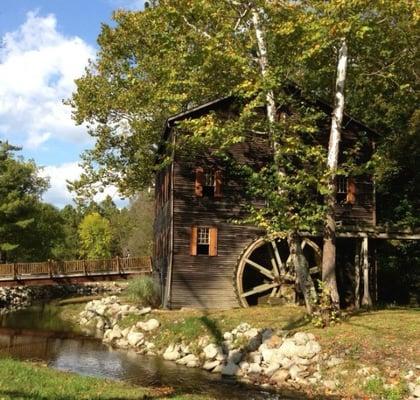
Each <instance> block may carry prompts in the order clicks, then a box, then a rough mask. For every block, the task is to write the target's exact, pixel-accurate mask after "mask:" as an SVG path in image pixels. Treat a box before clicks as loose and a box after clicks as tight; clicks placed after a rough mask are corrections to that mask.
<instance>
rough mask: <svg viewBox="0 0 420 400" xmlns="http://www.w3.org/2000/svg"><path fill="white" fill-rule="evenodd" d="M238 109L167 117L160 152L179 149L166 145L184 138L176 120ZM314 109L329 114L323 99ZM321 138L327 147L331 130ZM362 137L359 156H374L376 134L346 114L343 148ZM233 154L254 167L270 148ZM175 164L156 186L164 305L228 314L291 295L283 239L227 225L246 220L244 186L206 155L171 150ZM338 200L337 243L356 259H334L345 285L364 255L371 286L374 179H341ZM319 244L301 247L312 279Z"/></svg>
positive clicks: (316, 240)
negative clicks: (348, 270)
mask: <svg viewBox="0 0 420 400" xmlns="http://www.w3.org/2000/svg"><path fill="white" fill-rule="evenodd" d="M234 103H235V100H234V99H233V98H231V97H227V98H222V99H219V100H216V101H213V102H209V103H207V104H204V105H202V106H199V107H195V108H193V109H190V110H188V111H186V112H184V113H181V114H178V115H175V116H173V117H171V118H169V119H168V120H167V123H166V127H165V130H164V133H163V141H162V147H161V152H162V153H165V152H167V151H168V149H169V148H172V149H173V148H176V146H166V145H167V144H175V143H176V141H177V137H179V135H182V132H180V131H179V129H177V127H176V126H177V122H179V121H182V120H184V119H187V118H198V117H200V116H202V115H205V114H206V113H208V112H216V113H221V114H223V115H224V116H226V118H229V113H231V112H232V111H231V109H232V105H233V104H234ZM315 106H316V107H319V108H321V109H323V110H324V111H325V113H326V115H330V114H331V108H330V107H329V106H328V105H327V104H325V103H322V102H320V101H319V102H317V103H316V104H315ZM324 136H325V143H327V141H328V137H329V131H328V126H327V124H326V126H325V135H324ZM360 137H363V138H364V140H362V142H363V143H364V144H363V148H362V153H363V154H364V156H365V157H367V158H369V157H370V156H371V154H372V150H373V146H374V140H373V138H374V133H373V132H372V131H370V130H369V129H368V128H367V127H366V126H364V125H363V124H361V123H360V122H358V121H356V120H354V119H352V118H351V117H349V116H346V117H345V119H344V129H343V132H342V138H343V139H342V143H341V149H346V148H349V147H351V146H352V145H354V143H355V141H358V139H360ZM230 151H231V153H232V156H233V157H234V158H235V159H236V160H237V161H239V162H242V163H250V164H255V165H258V163H263V162H264V159H265V158H266V157H268V156H269V146H268V145H267V143H265V141H264V140H263V139H261V138H260V139H258V138H254V137H250V139H249V140H248V141H246V142H244V143H240V144H237V145H235V146H232V148H231V150H230ZM343 154H344V153H343ZM342 157H343V156H341V158H342ZM171 160H172V162H171V163H170V165H168V166H167V167H166V168H165V169H164V170H162V171H161V172H160V173H158V174H157V176H156V186H155V195H156V197H155V199H156V200H155V202H156V204H155V225H154V238H155V241H154V256H153V268H154V270H155V271H156V272H157V273H159V276H160V281H161V284H162V295H163V304H164V306H166V307H170V308H180V307H201V308H227V307H237V306H248V305H254V304H257V303H260V302H262V301H266V300H267V299H270V298H271V299H279V298H280V299H281V298H282V297H285V296H289V295H290V291H288V292H287V291H285V288H286V289H287V285H284V283H285V282H287V281H288V274H287V271H286V268H285V263H286V260H287V257H288V248H287V246H286V245H285V243H284V241H282V240H274V241H271V242H270V241H267V240H265V239H264V238H263V237H264V232H263V231H261V230H259V229H257V228H255V227H253V226H244V225H237V224H233V223H231V222H229V221H230V220H231V219H232V218H239V217H240V216H241V213H242V212H243V208H242V207H241V205H242V204H243V202H244V201H247V200H246V199H245V196H244V195H243V192H244V191H243V189H242V188H241V185H240V182H238V181H237V180H235V179H234V177H231V176H230V175H229V171H228V170H227V169H226V168H225V167H224V166H223V165H222V164H218V162H217V161H216V160H215V159H213V158H211V157H208V156H204V155H203V157H202V158H199V159H188V157H185V155H184V156H182V157H181V156H179V155H178V154H176V152H173V154H172V155H171ZM341 161H343V159H341ZM337 196H338V198H337V200H338V203H337V204H338V206H337V210H336V215H337V220H338V223H339V226H340V232H339V237H340V238H339V239H338V243H337V245H338V247H339V249H343V248H344V250H345V251H339V252H338V253H339V254H344V255H348V254H352V255H351V257H352V260H349V259H348V256H341V258H339V259H338V260H337V262H338V269H339V271H338V278H339V280H340V281H341V282H345V280H346V277H345V276H344V275H345V274H344V273H343V272H342V271H343V270H344V268H345V265H346V264H348V263H352V262H353V261H354V259H355V254H356V258H357V257H358V255H359V254H360V255H361V259H362V260H364V261H363V262H364V263H365V264H366V265H365V275H366V276H365V281H366V285H369V280H368V279H367V274H368V272H369V271H368V265H367V260H368V251H369V250H368V236H369V235H370V233H369V232H371V233H372V235H375V234H376V233H374V232H376V231H375V225H376V212H375V189H374V186H373V182H372V179H371V178H370V177H368V176H362V177H360V176H359V177H357V178H346V177H339V178H338V193H337ZM355 238H359V239H358V240H355ZM321 243H322V238H321V236H319V237H306V238H305V240H304V241H303V246H304V252H305V254H306V256H307V258H308V260H309V262H310V264H311V267H312V269H311V272H312V273H313V274H317V273H318V272H319V268H318V267H319V265H320V259H321V251H320V247H321ZM346 257H347V258H346ZM363 262H362V264H363ZM340 268H341V272H340ZM356 279H358V277H356ZM365 292H366V290H365ZM367 294H368V293H367Z"/></svg>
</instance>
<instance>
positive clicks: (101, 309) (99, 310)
mask: <svg viewBox="0 0 420 400" xmlns="http://www.w3.org/2000/svg"><path fill="white" fill-rule="evenodd" d="M107 308H108V307H107V306H106V305H104V304H100V305H99V306H97V307H96V309H95V310H94V311H95V312H96V314H98V315H101V316H102V315H105V314H106V310H107Z"/></svg>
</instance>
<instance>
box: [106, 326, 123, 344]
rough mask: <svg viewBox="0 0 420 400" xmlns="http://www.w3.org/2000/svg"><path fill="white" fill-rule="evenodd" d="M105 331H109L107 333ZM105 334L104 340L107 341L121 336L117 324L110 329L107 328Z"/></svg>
mask: <svg viewBox="0 0 420 400" xmlns="http://www.w3.org/2000/svg"><path fill="white" fill-rule="evenodd" d="M107 332H109V333H108V334H107ZM105 334H106V341H108V342H112V341H113V340H116V339H120V338H121V337H122V334H121V329H120V327H119V326H118V325H115V326H114V327H113V328H112V329H110V330H107V331H106V332H105ZM104 340H105V335H104Z"/></svg>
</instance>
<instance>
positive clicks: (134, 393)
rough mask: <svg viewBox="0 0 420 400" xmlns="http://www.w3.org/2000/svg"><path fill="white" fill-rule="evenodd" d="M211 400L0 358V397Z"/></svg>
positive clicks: (29, 399) (31, 399)
mask: <svg viewBox="0 0 420 400" xmlns="http://www.w3.org/2000/svg"><path fill="white" fill-rule="evenodd" d="M169 398H170V399H173V400H211V398H210V397H206V396H200V395H189V394H185V395H184V394H180V395H177V394H173V390H172V389H171V388H162V389H145V388H139V387H135V386H131V385H129V384H127V383H123V382H116V381H110V380H104V379H97V378H91V377H86V376H79V375H76V374H71V373H66V372H60V371H55V370H52V369H49V368H47V367H45V366H42V365H38V364H31V363H27V362H21V361H14V360H10V359H0V400H9V399H13V400H84V399H86V400H119V399H121V400H140V399H143V400H146V399H148V400H151V399H156V400H157V399H169Z"/></svg>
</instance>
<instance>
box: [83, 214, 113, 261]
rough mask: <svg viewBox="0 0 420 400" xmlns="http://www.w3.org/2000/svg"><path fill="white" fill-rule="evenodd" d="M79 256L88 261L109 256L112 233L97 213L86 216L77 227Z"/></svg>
mask: <svg viewBox="0 0 420 400" xmlns="http://www.w3.org/2000/svg"><path fill="white" fill-rule="evenodd" d="M79 237H80V245H81V249H80V255H81V256H82V257H86V258H88V259H96V258H109V257H110V256H111V241H112V233H111V226H110V223H109V221H108V220H107V219H106V218H104V217H101V215H100V214H98V213H91V214H87V215H86V216H85V217H84V218H83V220H82V222H81V223H80V225H79Z"/></svg>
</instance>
